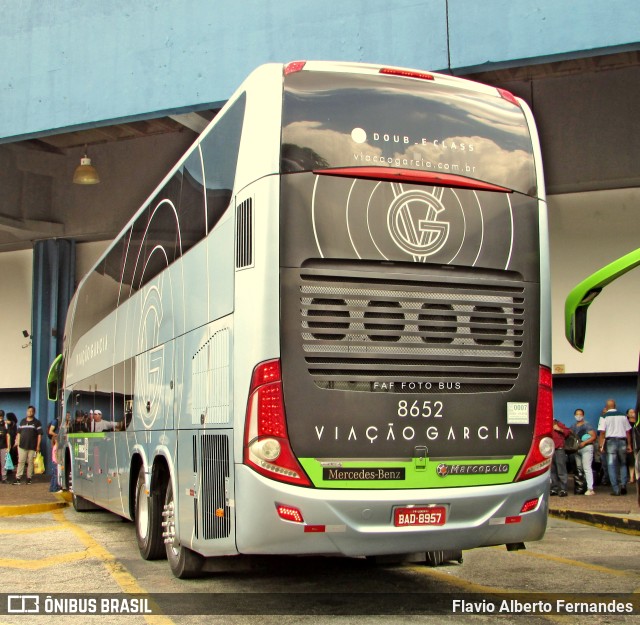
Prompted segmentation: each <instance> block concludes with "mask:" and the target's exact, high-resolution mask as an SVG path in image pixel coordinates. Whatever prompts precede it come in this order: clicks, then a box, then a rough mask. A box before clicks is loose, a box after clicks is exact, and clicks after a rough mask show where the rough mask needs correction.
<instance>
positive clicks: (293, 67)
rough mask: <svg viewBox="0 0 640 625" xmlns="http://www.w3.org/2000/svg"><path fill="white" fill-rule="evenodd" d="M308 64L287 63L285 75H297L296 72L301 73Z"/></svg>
mask: <svg viewBox="0 0 640 625" xmlns="http://www.w3.org/2000/svg"><path fill="white" fill-rule="evenodd" d="M306 64H307V62H306V61H291V63H287V64H286V65H285V66H284V75H285V76H288V75H289V74H295V73H296V72H299V71H301V70H302V69H303V68H304V66H305V65H306Z"/></svg>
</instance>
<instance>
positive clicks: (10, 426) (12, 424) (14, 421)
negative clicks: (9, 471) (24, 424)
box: [4, 412, 18, 475]
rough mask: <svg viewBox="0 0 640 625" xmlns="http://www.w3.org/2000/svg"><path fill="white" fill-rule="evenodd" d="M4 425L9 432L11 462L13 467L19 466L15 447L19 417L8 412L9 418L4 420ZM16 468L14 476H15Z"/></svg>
mask: <svg viewBox="0 0 640 625" xmlns="http://www.w3.org/2000/svg"><path fill="white" fill-rule="evenodd" d="M4 424H5V426H6V427H7V430H9V441H10V443H9V453H10V454H11V461H12V462H13V466H14V467H17V466H18V448H17V447H15V444H16V438H17V437H18V417H16V415H15V414H13V412H7V416H6V417H5V418H4ZM15 471H16V470H15V468H14V469H13V474H14V475H15Z"/></svg>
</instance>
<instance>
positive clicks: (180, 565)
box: [163, 481, 205, 579]
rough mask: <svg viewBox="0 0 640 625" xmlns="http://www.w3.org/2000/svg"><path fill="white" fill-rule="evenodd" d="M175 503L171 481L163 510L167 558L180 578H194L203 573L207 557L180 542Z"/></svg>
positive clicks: (172, 570)
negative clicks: (177, 533)
mask: <svg viewBox="0 0 640 625" xmlns="http://www.w3.org/2000/svg"><path fill="white" fill-rule="evenodd" d="M174 505H175V504H174V499H173V486H172V485H171V481H169V485H168V486H167V493H166V496H165V500H164V512H163V516H164V517H165V519H164V520H165V525H166V539H165V547H166V551H167V560H168V561H169V566H170V567H171V572H172V573H173V574H174V575H175V576H176V577H177V578H178V579H193V578H194V577H199V576H200V574H201V573H202V567H203V565H204V561H205V558H204V557H203V556H201V555H200V554H199V553H196V552H195V551H192V550H191V549H189V548H187V547H185V546H184V545H181V544H180V542H179V540H178V537H177V536H176V526H175V511H174Z"/></svg>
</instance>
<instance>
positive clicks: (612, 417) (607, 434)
mask: <svg viewBox="0 0 640 625" xmlns="http://www.w3.org/2000/svg"><path fill="white" fill-rule="evenodd" d="M598 432H600V440H599V447H600V451H601V452H605V451H606V454H607V469H608V471H609V480H610V482H611V489H612V490H611V495H613V496H614V497H618V496H620V495H626V494H627V452H629V451H631V426H630V425H629V421H628V420H627V416H626V415H625V414H624V413H622V412H620V411H619V410H618V409H617V408H616V402H615V400H613V399H608V400H607V403H606V405H605V409H604V411H603V413H602V416H601V417H600V421H599V423H598ZM618 473H619V474H620V477H619V478H618Z"/></svg>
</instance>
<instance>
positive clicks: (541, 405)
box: [516, 367, 555, 482]
mask: <svg viewBox="0 0 640 625" xmlns="http://www.w3.org/2000/svg"><path fill="white" fill-rule="evenodd" d="M554 451H555V445H554V443H553V397H552V394H551V371H550V370H549V369H548V368H547V367H540V374H539V378H538V406H537V409H536V422H535V426H534V429H533V442H532V443H531V449H530V450H529V453H528V455H527V459H526V460H525V461H524V465H523V466H522V469H520V473H519V474H518V477H517V479H516V481H518V482H519V481H522V480H528V479H531V478H532V477H536V475H540V474H542V473H545V472H546V471H547V470H548V469H549V467H550V466H551V459H552V458H553V452H554Z"/></svg>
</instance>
